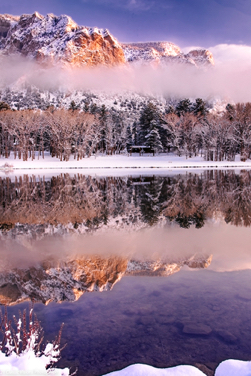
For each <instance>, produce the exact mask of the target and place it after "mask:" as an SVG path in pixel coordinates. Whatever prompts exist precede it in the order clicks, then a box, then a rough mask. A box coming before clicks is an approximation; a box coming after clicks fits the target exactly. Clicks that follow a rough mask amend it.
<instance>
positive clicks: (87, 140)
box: [0, 98, 251, 161]
mask: <svg viewBox="0 0 251 376" xmlns="http://www.w3.org/2000/svg"><path fill="white" fill-rule="evenodd" d="M132 146H145V147H148V148H149V150H151V152H152V153H153V155H154V154H155V153H162V152H164V153H168V152H173V153H176V154H177V155H178V156H182V155H184V156H186V158H191V157H193V156H198V155H200V156H203V157H204V159H205V160H207V161H222V160H234V159H235V157H236V155H238V154H239V155H240V158H241V160H242V161H245V160H246V159H247V158H250V154H251V103H245V104H244V103H238V104H236V105H230V104H229V105H227V106H226V110H225V112H223V113H221V114H216V113H212V112H210V111H209V108H208V105H207V103H206V102H205V101H203V100H202V99H201V98H197V99H196V100H195V102H193V103H192V102H191V101H190V100H189V99H182V100H180V101H179V102H177V103H176V104H175V105H174V106H170V105H168V106H166V107H164V108H162V109H160V108H159V107H158V106H156V104H154V103H152V102H151V101H149V102H146V103H142V104H141V105H139V104H136V103H134V102H133V101H131V102H128V101H125V102H121V103H120V109H119V110H118V108H114V107H112V108H107V107H106V106H105V105H104V104H101V105H100V106H98V105H97V104H96V103H94V102H88V101H85V102H84V103H82V105H80V104H78V103H75V101H72V102H71V103H70V106H69V108H68V109H64V108H58V107H55V106H53V105H51V106H47V108H46V109H38V108H37V109H26V110H19V111H13V110H11V109H10V107H9V105H8V103H6V102H0V155H1V156H3V157H5V158H8V157H9V156H10V153H11V152H13V153H14V157H15V158H20V159H21V158H22V159H23V160H24V161H27V160H28V158H31V159H34V158H35V157H37V158H39V157H42V158H43V157H44V153H45V151H46V152H49V153H50V155H51V156H52V157H57V158H59V159H60V160H61V161H62V160H66V161H67V160H69V158H70V156H73V157H74V158H75V159H77V160H79V159H82V158H85V157H90V156H91V155H95V154H97V153H103V154H107V155H112V154H120V153H122V152H124V153H125V152H126V153H128V152H130V149H131V147H132Z"/></svg>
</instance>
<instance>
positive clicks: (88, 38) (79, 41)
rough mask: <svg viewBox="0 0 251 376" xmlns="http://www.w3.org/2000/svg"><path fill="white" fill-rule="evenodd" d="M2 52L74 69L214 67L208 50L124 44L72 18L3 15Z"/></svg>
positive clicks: (167, 44) (0, 28) (0, 26)
mask: <svg viewBox="0 0 251 376" xmlns="http://www.w3.org/2000/svg"><path fill="white" fill-rule="evenodd" d="M0 51H1V53H2V54H3V55H10V54H20V55H22V56H25V57H29V58H32V59H36V60H37V61H39V62H43V63H44V62H46V63H48V62H49V63H58V62H60V63H70V64H71V65H73V66H81V65H86V66H93V65H98V64H103V65H108V66H109V65H114V64H123V63H125V62H129V63H131V62H144V63H146V62H148V63H149V62H154V63H175V64H176V63H186V64H190V65H194V66H201V65H213V64H214V60H213V56H212V54H211V53H210V52H209V51H208V50H194V51H191V52H189V53H188V54H184V53H182V52H181V50H180V48H179V47H178V46H176V45H174V44H173V43H170V42H147V43H131V44H120V43H119V42H118V41H117V40H116V39H115V38H114V37H113V36H112V35H111V34H110V33H109V31H108V30H107V29H98V28H96V27H86V26H79V25H77V24H76V23H75V22H74V21H73V20H72V19H71V18H70V17H69V16H66V15H62V16H59V17H58V16H55V15H53V14H47V16H42V15H41V14H39V13H38V12H35V13H34V14H32V15H25V14H24V15H22V16H19V17H14V16H11V15H0Z"/></svg>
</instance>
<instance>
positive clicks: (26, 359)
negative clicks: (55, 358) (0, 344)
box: [0, 350, 70, 376]
mask: <svg viewBox="0 0 251 376" xmlns="http://www.w3.org/2000/svg"><path fill="white" fill-rule="evenodd" d="M47 364H48V358H47V356H45V355H42V356H40V357H38V356H36V354H35V353H34V351H32V350H31V351H28V352H26V353H22V354H20V355H17V354H16V353H15V352H12V354H11V355H9V356H6V355H5V354H4V353H3V352H0V375H1V376H7V375H11V376H15V375H25V376H28V375H32V376H35V375H39V376H43V375H46V376H48V372H47V371H46V368H45V367H46V365H47ZM49 375H50V376H69V375H70V374H69V369H68V368H65V369H59V368H54V369H51V370H50V371H49Z"/></svg>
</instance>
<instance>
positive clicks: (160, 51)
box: [122, 42, 214, 67]
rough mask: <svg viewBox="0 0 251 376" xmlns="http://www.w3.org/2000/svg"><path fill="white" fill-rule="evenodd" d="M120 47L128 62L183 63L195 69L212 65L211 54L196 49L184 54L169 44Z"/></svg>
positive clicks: (159, 43) (154, 43)
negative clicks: (195, 67)
mask: <svg viewBox="0 0 251 376" xmlns="http://www.w3.org/2000/svg"><path fill="white" fill-rule="evenodd" d="M122 47H123V50H124V54H125V58H126V61H128V62H142V61H144V62H148V63H149V62H153V63H157V64H167V63H168V64H169V63H174V64H176V63H183V64H184V63H185V64H190V65H194V66H197V67H199V66H207V65H208V66H210V65H214V59H213V54H212V53H211V52H210V51H208V50H205V49H197V50H193V51H190V52H189V53H188V54H184V53H183V52H182V51H181V50H180V48H179V47H178V46H176V45H175V44H173V43H171V42H146V43H131V44H122Z"/></svg>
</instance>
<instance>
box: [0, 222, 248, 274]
mask: <svg viewBox="0 0 251 376" xmlns="http://www.w3.org/2000/svg"><path fill="white" fill-rule="evenodd" d="M250 244H251V233H250V228H247V227H235V226H231V225H226V224H225V223H224V222H221V221H220V222H218V223H217V222H216V223H208V224H206V225H205V226H204V227H203V228H202V229H199V230H198V229H195V228H190V229H189V230H187V229H181V228H179V227H176V226H173V227H164V228H158V227H152V228H148V229H144V230H140V231H134V232H128V231H122V230H120V231H114V230H110V231H109V230H106V232H105V233H98V234H87V235H68V236H65V237H60V236H48V238H46V239H43V240H40V241H38V240H31V239H28V238H27V237H25V236H24V237H19V238H18V239H16V240H6V241H3V240H2V241H1V242H0V271H1V270H6V268H7V269H9V268H15V267H18V268H20V267H21V268H24V267H29V266H32V265H36V263H40V262H42V261H44V260H47V259H48V258H49V259H54V260H55V259H56V260H62V261H66V260H68V259H72V258H78V257H83V256H86V257H91V256H99V257H103V258H107V257H112V256H114V257H121V258H126V259H128V260H129V259H138V260H141V261H144V260H156V261H157V260H163V261H170V262H179V261H182V260H184V259H187V258H188V257H190V256H192V255H195V254H197V255H200V254H201V255H202V256H205V257H208V256H210V255H212V256H213V258H212V263H211V265H210V267H209V268H210V269H211V270H215V271H233V270H243V269H251V249H250Z"/></svg>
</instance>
